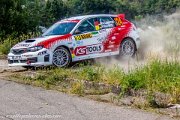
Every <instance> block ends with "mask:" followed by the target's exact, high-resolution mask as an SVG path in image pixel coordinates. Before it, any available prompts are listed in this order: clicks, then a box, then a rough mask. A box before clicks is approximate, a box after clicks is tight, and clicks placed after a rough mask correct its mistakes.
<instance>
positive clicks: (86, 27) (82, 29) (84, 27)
mask: <svg viewBox="0 0 180 120" xmlns="http://www.w3.org/2000/svg"><path fill="white" fill-rule="evenodd" d="M91 31H95V27H94V26H93V24H91V23H90V22H89V21H88V20H86V21H84V22H82V23H81V25H80V26H79V27H78V28H77V29H76V30H75V34H82V33H87V32H91Z"/></svg>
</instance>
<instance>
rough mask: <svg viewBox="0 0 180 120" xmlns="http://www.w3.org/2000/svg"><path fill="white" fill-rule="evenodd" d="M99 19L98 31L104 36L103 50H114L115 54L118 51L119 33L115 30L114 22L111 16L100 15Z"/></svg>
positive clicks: (106, 51)
mask: <svg viewBox="0 0 180 120" xmlns="http://www.w3.org/2000/svg"><path fill="white" fill-rule="evenodd" d="M99 21H100V26H101V29H100V33H101V32H102V36H104V37H105V38H104V41H103V47H104V52H105V53H108V52H111V53H112V52H115V54H116V53H117V54H118V52H119V40H118V36H119V33H118V32H117V30H116V23H115V21H114V20H113V18H112V17H109V16H102V17H99Z"/></svg>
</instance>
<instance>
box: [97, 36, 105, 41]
mask: <svg viewBox="0 0 180 120" xmlns="http://www.w3.org/2000/svg"><path fill="white" fill-rule="evenodd" d="M103 40H105V38H104V37H100V38H98V39H97V41H98V42H102V41H103Z"/></svg>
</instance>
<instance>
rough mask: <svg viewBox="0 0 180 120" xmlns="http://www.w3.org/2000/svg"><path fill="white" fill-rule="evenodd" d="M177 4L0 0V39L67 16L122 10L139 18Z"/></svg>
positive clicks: (159, 0)
mask: <svg viewBox="0 0 180 120" xmlns="http://www.w3.org/2000/svg"><path fill="white" fill-rule="evenodd" d="M179 7H180V1H179V0H0V11H1V12H0V42H3V41H4V39H5V38H7V36H8V35H11V36H13V37H19V36H20V35H22V34H27V33H33V32H37V31H38V26H45V27H49V26H50V25H51V24H52V23H54V22H56V21H58V20H60V19H62V18H66V17H70V16H76V15H84V14H95V13H106V14H107V13H112V14H117V13H125V14H126V17H127V18H128V19H138V18H141V17H143V16H145V15H148V14H149V15H151V14H157V15H161V14H162V13H173V12H175V11H176V9H177V8H179Z"/></svg>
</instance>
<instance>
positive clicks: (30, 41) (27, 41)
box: [25, 40, 36, 43]
mask: <svg viewBox="0 0 180 120" xmlns="http://www.w3.org/2000/svg"><path fill="white" fill-rule="evenodd" d="M34 41H36V40H26V41H25V43H32V42H34Z"/></svg>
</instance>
